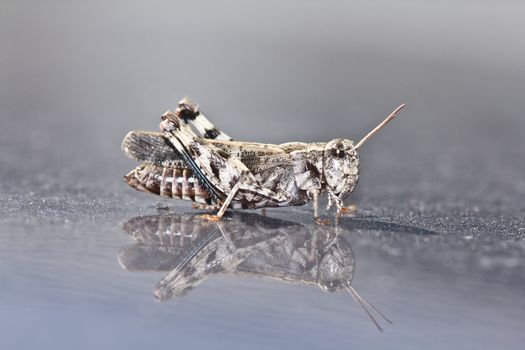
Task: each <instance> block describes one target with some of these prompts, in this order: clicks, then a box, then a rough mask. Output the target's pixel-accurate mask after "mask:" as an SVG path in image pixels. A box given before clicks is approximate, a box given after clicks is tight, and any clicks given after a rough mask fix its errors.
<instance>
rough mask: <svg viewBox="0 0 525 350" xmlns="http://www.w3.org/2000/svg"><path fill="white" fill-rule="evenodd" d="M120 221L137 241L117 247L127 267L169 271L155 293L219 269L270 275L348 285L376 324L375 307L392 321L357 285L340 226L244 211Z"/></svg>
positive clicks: (168, 293) (331, 286)
mask: <svg viewBox="0 0 525 350" xmlns="http://www.w3.org/2000/svg"><path fill="white" fill-rule="evenodd" d="M123 228H124V230H125V231H126V232H127V233H128V234H130V235H132V236H133V238H134V239H135V240H136V242H135V243H134V244H131V245H128V246H125V247H123V248H121V250H120V252H119V262H120V264H121V265H122V266H123V268H124V269H126V270H131V271H132V270H135V271H136V270H156V271H169V273H168V274H167V275H166V276H165V277H164V278H163V279H162V280H161V281H160V282H159V283H157V285H156V286H155V289H154V295H155V297H156V298H157V299H158V300H161V301H163V300H167V299H170V298H174V297H180V296H182V295H184V294H186V293H188V292H189V291H190V290H191V289H192V288H194V287H196V286H197V285H198V284H200V283H202V282H203V281H204V280H206V279H207V278H209V277H211V276H213V275H217V274H232V275H237V276H248V277H266V278H275V279H279V280H283V281H288V282H295V283H303V284H310V285H317V286H318V287H319V288H321V289H322V290H324V291H327V292H336V291H341V290H342V291H346V292H348V293H349V294H350V295H351V296H352V297H353V298H354V299H355V300H356V301H357V302H358V304H359V305H360V306H361V307H362V308H363V310H365V312H366V313H367V314H368V316H369V317H370V319H371V320H372V321H373V322H374V324H375V325H376V326H377V327H378V329H380V330H382V328H381V327H380V325H379V324H378V323H377V321H376V319H375V318H374V317H373V315H372V314H371V312H372V311H375V312H377V314H379V315H380V316H382V317H383V318H384V319H385V320H386V321H388V322H390V321H389V320H388V319H387V318H386V317H384V316H383V315H382V314H381V312H380V311H379V310H377V309H376V308H375V307H374V306H373V305H371V304H369V303H368V302H367V301H366V300H365V299H364V298H362V297H361V296H360V295H359V294H358V293H357V292H356V291H355V289H354V288H353V287H352V285H351V282H352V279H353V275H354V270H355V256H354V252H353V251H352V247H351V246H350V244H349V243H348V241H347V240H345V239H344V237H343V236H342V235H340V234H339V230H340V228H338V227H331V228H328V227H321V226H318V225H308V226H307V225H303V224H297V223H294V222H290V221H285V220H280V219H274V218H268V217H264V216H260V215H257V214H247V213H242V214H241V213H239V214H236V215H234V216H233V217H232V218H230V219H229V220H225V221H221V222H206V221H202V220H200V219H199V218H198V217H197V216H193V215H183V214H164V215H151V216H141V217H136V218H133V219H131V220H129V221H128V222H126V223H125V224H124V227H123Z"/></svg>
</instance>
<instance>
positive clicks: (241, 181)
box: [161, 114, 290, 221]
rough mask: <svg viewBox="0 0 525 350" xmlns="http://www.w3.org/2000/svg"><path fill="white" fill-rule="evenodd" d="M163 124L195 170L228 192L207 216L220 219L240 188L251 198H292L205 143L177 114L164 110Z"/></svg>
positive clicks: (166, 131) (227, 155)
mask: <svg viewBox="0 0 525 350" xmlns="http://www.w3.org/2000/svg"><path fill="white" fill-rule="evenodd" d="M161 125H162V128H163V130H164V136H165V137H166V138H167V139H168V140H169V142H170V143H171V144H172V145H173V146H174V147H175V148H176V149H177V150H178V151H179V152H180V153H181V154H183V155H184V156H185V157H186V160H187V161H188V163H189V164H190V165H191V166H192V168H193V170H194V171H195V172H196V173H197V172H198V173H200V174H202V177H203V181H205V182H206V183H207V184H208V186H209V187H210V188H212V189H213V190H214V191H216V192H217V193H220V194H222V195H225V196H226V198H225V199H224V200H223V202H222V207H221V209H220V210H219V212H218V213H217V215H215V216H207V217H205V218H208V219H209V220H214V221H216V220H220V218H221V217H222V216H223V215H224V212H225V211H226V209H227V208H228V206H229V205H230V203H231V202H232V200H233V199H234V198H235V195H236V194H237V192H238V191H242V192H244V198H245V199H247V200H248V201H250V197H252V198H251V199H253V197H254V196H257V195H259V196H261V197H265V198H268V199H270V200H272V201H275V202H278V203H283V202H286V201H289V200H290V196H289V194H288V193H285V192H282V193H277V192H274V191H272V190H269V189H267V188H265V187H263V186H262V185H261V184H260V183H259V182H258V181H257V180H256V179H255V176H254V175H253V174H252V173H251V172H250V171H249V170H248V168H247V167H246V166H245V165H244V164H243V163H242V162H241V161H240V160H239V159H236V158H234V157H230V155H229V154H227V153H226V152H224V151H222V150H221V149H218V148H217V147H215V146H213V145H211V144H206V143H203V142H202V139H201V138H199V137H196V136H195V134H194V133H192V132H190V131H189V130H188V129H189V127H188V126H187V125H186V124H184V123H183V122H182V121H181V118H180V117H179V116H178V115H177V114H165V115H164V116H163V121H162V122H161ZM199 180H200V179H199ZM232 185H233V186H232ZM249 193H251V195H250V194H249Z"/></svg>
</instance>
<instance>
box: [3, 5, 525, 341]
mask: <svg viewBox="0 0 525 350" xmlns="http://www.w3.org/2000/svg"><path fill="white" fill-rule="evenodd" d="M274 5H276V3H272V2H265V3H258V4H257V5H254V4H251V5H247V4H241V3H238V2H236V1H228V2H227V3H226V4H222V5H219V4H216V3H215V2H207V3H206V5H205V6H204V5H200V6H199V5H197V4H190V3H184V4H173V3H172V2H168V1H156V2H152V3H151V4H150V5H148V6H146V5H144V7H140V6H138V5H131V4H129V3H127V2H119V1H117V2H112V3H111V4H107V3H106V2H100V3H97V2H86V3H78V4H66V3H65V2H61V1H53V2H49V3H46V4H45V5H44V4H43V3H42V4H40V3H38V4H37V3H36V2H35V3H34V4H29V3H22V2H10V3H8V4H5V6H3V9H2V11H0V42H2V43H3V44H2V55H1V57H0V117H1V127H0V198H1V201H0V276H2V287H1V288H0V310H1V311H2V312H1V316H0V329H2V334H3V336H2V337H1V339H0V347H1V348H5V349H7V348H35V346H36V345H35V344H40V345H39V347H40V348H42V346H44V345H42V344H46V345H45V346H47V347H48V348H53V349H59V348H64V349H65V348H67V349H71V348H77V349H83V348H94V347H96V348H113V349H115V348H125V349H132V348H145V347H148V348H166V345H170V346H175V345H180V346H186V347H188V346H194V347H196V348H211V347H213V348H216V347H217V346H218V345H220V346H221V347H228V346H229V347H230V348H232V349H233V348H247V347H250V348H261V349H262V348H269V347H287V348H320V347H323V348H342V347H355V348H363V347H365V346H366V347H369V348H385V347H388V348H400V349H412V348H413V349H420V348H423V347H424V348H426V349H430V348H458V349H470V348H495V347H498V348H506V349H514V348H516V349H517V348H520V347H521V346H522V345H523V343H524V341H525V338H524V333H523V329H524V327H525V317H524V316H523V310H524V309H525V304H524V299H523V293H524V291H525V263H524V261H525V243H524V242H525V240H524V238H525V157H524V150H525V138H524V137H523V134H524V132H525V118H524V116H523V109H524V108H523V107H524V105H523V96H524V92H525V91H524V88H523V81H525V67H524V65H523V62H525V51H524V50H525V49H524V46H523V45H521V43H522V37H521V36H522V34H521V33H523V32H524V31H525V28H523V26H524V24H523V21H522V19H521V17H520V14H522V13H523V11H524V10H525V9H524V8H523V5H522V4H519V3H517V2H512V1H508V3H507V1H506V2H505V5H503V4H501V3H500V2H496V1H486V2H483V3H482V4H481V3H473V2H454V1H446V2H443V3H440V4H433V5H430V4H424V2H423V3H413V2H406V1H399V2H398V1H395V2H387V1H378V2H377V3H376V2H374V4H371V3H369V2H357V3H356V4H353V5H350V4H348V5H345V3H344V2H333V3H331V4H330V5H329V6H324V5H322V4H321V3H317V2H304V3H303V2H298V1H292V2H290V3H287V5H279V6H274ZM376 6H377V8H376ZM197 19H198V20H197ZM466 23H468V25H466ZM487 23H493V24H494V25H488V24H487ZM240 28H241V29H240ZM185 95H189V96H190V97H192V98H194V99H196V100H197V101H198V102H199V103H200V106H201V110H202V111H203V112H204V113H205V114H206V116H207V117H208V118H210V120H212V121H213V122H214V123H215V124H216V125H217V126H218V127H219V128H221V129H223V130H224V131H226V132H227V133H228V134H229V135H231V136H232V137H234V138H235V139H246V140H250V141H260V142H272V143H281V142H287V141H307V142H313V141H328V140H330V139H333V138H337V137H345V138H350V139H353V140H357V139H359V138H361V137H362V136H363V135H364V134H365V133H366V132H367V131H368V130H370V129H371V128H372V127H373V126H375V125H376V124H377V123H378V122H379V121H380V120H382V118H384V117H385V116H386V115H387V114H388V113H389V112H390V111H391V110H392V109H393V108H394V107H395V106H397V105H399V104H400V103H402V102H406V103H407V107H406V108H405V110H403V112H402V113H401V114H400V115H399V117H398V118H397V119H396V120H395V121H393V122H392V123H390V124H389V125H388V126H387V127H386V128H385V129H384V130H382V131H381V132H380V133H379V134H378V135H377V136H375V137H374V139H373V140H370V141H369V142H368V143H367V144H366V145H365V146H364V147H363V149H362V150H361V153H360V157H361V177H360V182H359V184H358V186H357V188H356V191H355V192H354V193H353V194H352V196H351V197H350V198H349V199H348V200H347V203H348V204H356V205H357V208H358V212H357V216H356V217H355V218H344V219H343V220H342V226H343V234H344V235H345V237H346V238H347V239H348V241H349V242H350V243H351V244H352V248H353V250H354V252H355V255H356V261H357V263H356V266H357V267H356V273H355V278H354V282H355V284H354V285H355V286H356V288H358V289H359V290H360V291H361V293H362V294H363V295H365V296H366V297H368V298H369V299H370V300H373V301H374V303H375V304H376V305H377V306H380V307H381V309H382V310H383V311H385V312H386V313H387V314H388V315H389V316H390V317H391V318H393V319H394V321H395V324H394V325H393V326H390V327H387V328H386V332H385V333H384V334H383V335H379V334H377V331H376V330H375V328H374V327H373V325H371V324H370V323H369V322H368V320H367V319H366V317H365V316H364V315H363V314H361V313H360V310H358V309H357V308H355V307H354V306H353V305H352V300H350V298H349V296H348V295H324V294H321V292H320V291H318V290H316V289H315V288H308V287H305V286H301V285H293V286H290V285H287V284H284V283H281V282H279V281H273V280H272V281H267V280H252V279H240V278H235V277H232V276H229V277H228V276H226V277H219V278H216V279H210V280H209V281H207V282H206V283H204V284H203V285H201V286H200V287H199V288H196V289H195V290H194V291H193V292H192V293H191V294H189V295H187V296H186V297H184V298H183V299H180V300H176V301H174V302H168V303H165V304H160V305H158V304H156V303H155V301H154V298H153V296H152V293H151V290H152V288H153V286H154V285H155V283H156V282H157V281H158V280H160V279H161V278H162V274H161V273H158V272H156V273H153V272H150V273H131V272H127V271H124V270H123V269H122V268H121V267H120V266H119V265H118V262H117V254H118V251H119V249H120V248H121V247H123V246H126V245H127V244H130V243H132V238H131V237H129V236H128V235H126V234H125V233H124V232H123V231H122V224H123V223H124V222H126V221H127V220H129V219H131V218H133V217H136V216H139V215H145V214H155V213H157V211H158V208H159V207H160V208H161V210H165V209H163V208H165V207H168V210H171V211H177V212H180V211H182V212H191V208H190V205H189V204H187V203H182V202H177V201H166V200H161V199H160V198H157V197H154V196H150V195H147V194H144V193H138V192H134V191H133V190H132V189H130V188H129V187H128V186H127V185H126V184H125V183H124V182H123V180H122V176H123V175H124V174H126V173H127V172H128V171H129V170H130V169H131V168H133V167H134V166H135V163H134V162H132V161H130V160H129V159H126V158H125V156H124V155H123V154H122V152H121V151H120V142H121V140H122V138H123V137H124V135H125V134H126V133H127V132H128V131H129V130H132V129H149V130H157V127H158V123H159V121H160V115H161V114H162V113H163V112H164V111H165V110H167V109H168V108H173V107H175V105H176V103H177V101H178V100H179V99H180V98H181V97H183V96H185ZM259 213H260V212H259ZM267 215H268V216H269V217H270V218H271V217H277V218H281V219H286V220H290V221H293V222H298V223H303V224H305V225H310V224H311V215H312V210H311V208H310V207H309V206H307V207H301V208H284V209H272V210H268V211H267ZM327 217H331V214H329V215H328V216H327ZM226 219H227V220H233V219H229V217H227V218H226ZM261 220H262V219H261ZM29 329H31V332H32V336H31V337H29V336H28V333H29ZM430 339H437V340H435V341H432V342H430Z"/></svg>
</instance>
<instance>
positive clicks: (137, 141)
mask: <svg viewBox="0 0 525 350" xmlns="http://www.w3.org/2000/svg"><path fill="white" fill-rule="evenodd" d="M122 151H124V153H125V154H126V155H127V156H128V157H129V158H131V159H134V160H137V161H139V162H141V163H148V164H155V165H162V166H171V167H173V166H175V167H177V166H178V167H181V166H182V167H185V166H184V165H185V162H184V160H183V159H182V156H181V155H180V153H179V152H178V151H177V150H176V149H175V148H174V147H173V146H172V145H171V144H170V143H169V141H168V140H167V139H166V138H165V137H164V135H162V134H161V133H159V132H153V131H142V130H133V131H131V132H129V133H128V134H127V135H126V137H124V140H123V141H122Z"/></svg>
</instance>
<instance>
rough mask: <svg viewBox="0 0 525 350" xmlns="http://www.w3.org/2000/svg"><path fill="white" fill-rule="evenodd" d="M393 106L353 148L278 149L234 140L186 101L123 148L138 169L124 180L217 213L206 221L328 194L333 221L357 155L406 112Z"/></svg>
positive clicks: (294, 145) (343, 142)
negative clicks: (152, 129)
mask: <svg viewBox="0 0 525 350" xmlns="http://www.w3.org/2000/svg"><path fill="white" fill-rule="evenodd" d="M404 106H405V105H404V104H402V105H400V106H399V107H397V108H396V109H395V110H394V111H393V112H392V113H391V114H390V115H389V116H388V117H387V118H386V119H385V120H383V121H382V122H381V123H380V124H379V125H378V126H377V127H375V128H374V129H373V130H372V131H370V132H369V133H368V134H367V135H366V136H365V137H363V138H362V139H361V140H360V141H359V142H358V143H356V144H354V143H353V142H352V141H351V140H347V139H334V140H331V141H329V142H314V143H304V142H288V143H283V144H279V145H275V144H266V143H256V142H243V141H233V140H232V138H231V137H230V136H228V135H227V134H225V133H224V132H222V131H220V130H219V129H217V128H216V127H215V126H214V125H213V124H212V123H211V122H210V121H209V120H208V119H207V118H206V117H205V116H204V115H203V114H202V112H201V111H200V109H199V106H198V105H197V104H195V103H194V102H193V101H191V100H189V99H188V98H184V99H182V100H181V101H180V102H179V104H178V107H177V108H176V109H175V111H174V112H172V111H167V112H165V113H164V114H163V115H162V116H161V122H160V131H161V132H150V131H141V130H134V131H131V132H130V133H128V134H127V135H126V137H125V138H124V140H123V143H122V149H123V151H124V152H125V153H126V155H127V156H128V157H130V158H132V159H135V160H137V161H139V162H141V165H140V166H138V167H137V168H135V169H134V170H132V171H131V172H129V173H128V174H127V175H126V176H125V177H124V179H125V181H126V182H127V183H128V184H129V185H130V186H131V187H132V188H134V189H136V190H139V191H144V192H150V193H154V194H156V195H160V196H162V197H171V198H179V199H185V200H190V201H193V202H194V206H195V207H196V208H200V209H214V210H218V212H217V214H216V215H205V216H204V218H205V219H208V220H212V221H217V220H220V219H221V218H222V216H223V215H224V213H225V211H226V209H227V208H232V209H255V208H265V207H287V206H299V205H305V204H306V203H308V202H310V201H313V207H314V218H315V219H316V221H318V222H319V214H318V198H319V196H320V195H321V194H323V193H325V192H326V193H327V194H328V207H327V210H328V209H330V207H331V206H332V205H333V204H334V203H335V206H336V208H337V217H339V215H341V214H343V213H345V212H348V211H349V208H346V207H344V203H343V200H344V198H345V197H346V196H348V195H349V194H350V193H352V191H353V190H354V189H355V186H356V185H357V181H358V179H359V153H358V150H359V148H360V147H361V146H363V144H364V143H365V142H366V141H367V140H368V139H370V138H371V137H372V136H373V135H374V134H375V133H376V132H377V131H379V130H380V129H382V128H383V127H384V126H385V125H386V124H387V123H388V122H389V121H390V120H392V119H393V118H394V117H395V116H396V115H397V113H398V112H399V111H400V110H401V109H402V108H403V107H404Z"/></svg>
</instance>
